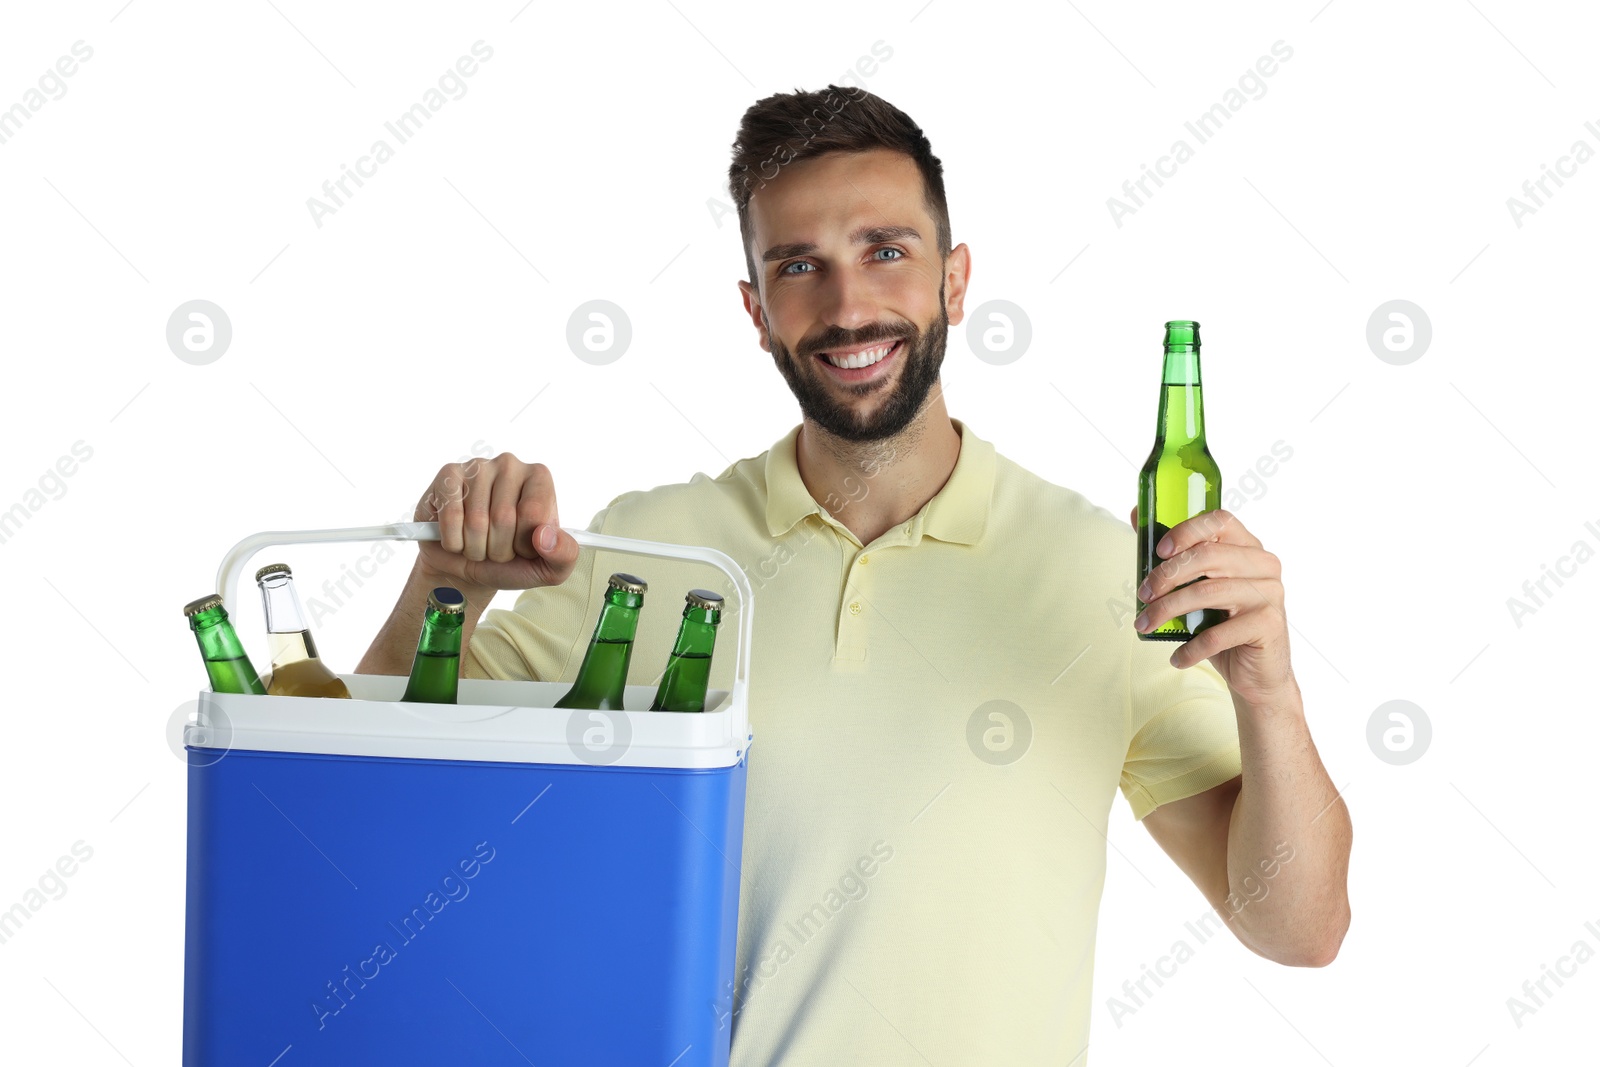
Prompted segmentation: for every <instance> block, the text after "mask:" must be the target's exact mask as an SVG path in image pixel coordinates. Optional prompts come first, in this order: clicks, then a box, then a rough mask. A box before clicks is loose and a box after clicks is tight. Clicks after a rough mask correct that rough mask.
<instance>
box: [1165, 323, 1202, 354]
mask: <svg viewBox="0 0 1600 1067" xmlns="http://www.w3.org/2000/svg"><path fill="white" fill-rule="evenodd" d="M1162 344H1164V345H1167V346H1169V347H1170V346H1172V345H1195V346H1197V347H1198V346H1199V344H1200V324H1199V323H1198V322H1195V321H1194V320H1193V319H1173V320H1172V321H1171V322H1169V323H1167V336H1166V339H1165V340H1163V341H1162Z"/></svg>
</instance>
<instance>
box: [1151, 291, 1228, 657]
mask: <svg viewBox="0 0 1600 1067" xmlns="http://www.w3.org/2000/svg"><path fill="white" fill-rule="evenodd" d="M1162 347H1163V349H1164V352H1165V356H1164V360H1163V363H1162V371H1161V407H1160V413H1159V415H1158V416H1157V419H1156V442H1155V447H1154V448H1152V449H1151V451H1150V458H1149V459H1147V460H1145V462H1144V467H1143V468H1142V469H1141V470H1140V471H1139V514H1138V527H1139V545H1138V563H1137V576H1136V577H1135V579H1134V584H1135V588H1137V587H1138V586H1139V585H1140V584H1142V583H1143V582H1144V580H1145V578H1146V576H1148V575H1149V573H1150V571H1151V570H1152V569H1153V568H1157V567H1160V566H1161V564H1162V559H1161V557H1160V556H1158V555H1157V554H1156V546H1157V545H1158V544H1160V543H1161V539H1162V538H1163V537H1165V536H1166V535H1167V534H1168V533H1169V532H1170V531H1171V530H1172V528H1173V527H1174V526H1176V525H1178V523H1180V522H1183V521H1184V520H1185V519H1191V518H1193V517H1194V516H1196V515H1199V514H1201V513H1203V512H1207V511H1215V510H1217V508H1219V507H1221V506H1222V474H1221V472H1220V471H1219V470H1218V469H1217V461H1216V460H1214V459H1212V458H1211V452H1210V451H1209V450H1208V449H1207V447H1206V421H1205V407H1204V403H1203V401H1202V399H1201V393H1200V324H1199V323H1198V322H1194V321H1191V320H1188V319H1179V320H1176V321H1173V322H1169V323H1167V327H1166V337H1165V339H1164V340H1163V342H1162ZM1184 584H1186V585H1187V584H1190V583H1187V582H1186V583H1184ZM1144 608H1145V604H1144V602H1143V601H1140V602H1139V608H1138V610H1139V611H1143V610H1144ZM1225 618H1227V613H1226V612H1224V611H1219V610H1217V609H1215V608H1206V609H1204V610H1200V611H1191V612H1187V613H1185V614H1183V615H1181V616H1179V617H1177V618H1175V619H1172V620H1170V621H1167V622H1163V623H1162V624H1161V625H1160V626H1157V627H1156V628H1155V629H1154V630H1151V631H1150V632H1149V633H1141V634H1140V635H1139V637H1140V639H1141V640H1145V641H1187V640H1188V639H1189V638H1191V637H1193V636H1194V635H1195V634H1197V633H1200V632H1201V631H1202V630H1205V629H1206V628H1207V627H1209V626H1215V625H1216V624H1217V623H1219V622H1221V621H1222V620H1223V619H1225Z"/></svg>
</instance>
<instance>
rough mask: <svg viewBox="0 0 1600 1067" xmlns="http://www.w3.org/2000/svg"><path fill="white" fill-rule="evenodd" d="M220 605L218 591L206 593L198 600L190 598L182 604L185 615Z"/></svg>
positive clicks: (220, 597) (220, 600)
mask: <svg viewBox="0 0 1600 1067" xmlns="http://www.w3.org/2000/svg"><path fill="white" fill-rule="evenodd" d="M221 606H222V596H221V595H220V594H218V593H208V594H207V595H205V596H203V597H201V598H200V599H198V600H191V601H189V602H188V603H187V604H185V605H184V606H183V613H184V615H186V616H194V615H198V614H200V613H201V612H202V611H210V610H211V609H212V608H220V607H221Z"/></svg>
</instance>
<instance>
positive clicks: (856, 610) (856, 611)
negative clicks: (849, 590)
mask: <svg viewBox="0 0 1600 1067" xmlns="http://www.w3.org/2000/svg"><path fill="white" fill-rule="evenodd" d="M850 614H852V615H860V614H861V601H859V600H857V601H855V602H854V603H853V604H851V605H850Z"/></svg>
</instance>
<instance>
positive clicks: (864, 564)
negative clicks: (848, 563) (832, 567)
mask: <svg viewBox="0 0 1600 1067" xmlns="http://www.w3.org/2000/svg"><path fill="white" fill-rule="evenodd" d="M867 558H868V557H866V556H862V557H861V558H860V559H858V560H856V562H857V563H859V564H861V565H862V566H863V567H865V566H866V565H867Z"/></svg>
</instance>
